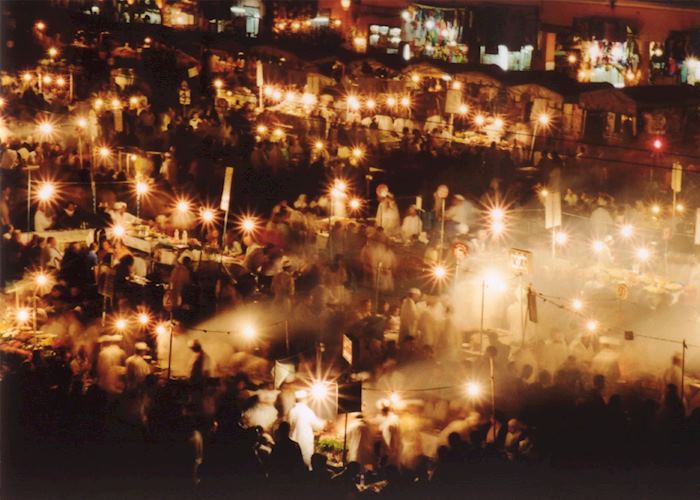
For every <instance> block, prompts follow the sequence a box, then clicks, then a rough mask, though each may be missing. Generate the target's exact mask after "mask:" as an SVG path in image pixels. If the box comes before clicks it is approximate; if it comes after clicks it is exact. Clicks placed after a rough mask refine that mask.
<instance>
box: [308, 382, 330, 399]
mask: <svg viewBox="0 0 700 500" xmlns="http://www.w3.org/2000/svg"><path fill="white" fill-rule="evenodd" d="M327 396H328V385H327V384H326V383H325V382H318V381H317V382H314V383H313V384H311V397H312V398H313V399H315V400H317V401H318V400H322V399H325V398H326V397H327Z"/></svg>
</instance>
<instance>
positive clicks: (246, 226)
mask: <svg viewBox="0 0 700 500" xmlns="http://www.w3.org/2000/svg"><path fill="white" fill-rule="evenodd" d="M255 225H256V224H255V219H253V218H252V217H245V218H244V219H243V220H242V221H241V229H243V231H244V232H246V233H252V232H253V231H255Z"/></svg>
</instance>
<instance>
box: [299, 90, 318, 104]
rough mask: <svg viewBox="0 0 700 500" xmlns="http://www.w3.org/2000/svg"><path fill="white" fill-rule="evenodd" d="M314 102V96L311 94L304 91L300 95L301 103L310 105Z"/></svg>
mask: <svg viewBox="0 0 700 500" xmlns="http://www.w3.org/2000/svg"><path fill="white" fill-rule="evenodd" d="M315 102H316V96H315V95H313V94H308V93H305V94H304V95H302V96H301V103H302V104H303V105H304V106H312V105H313V104H314V103H315Z"/></svg>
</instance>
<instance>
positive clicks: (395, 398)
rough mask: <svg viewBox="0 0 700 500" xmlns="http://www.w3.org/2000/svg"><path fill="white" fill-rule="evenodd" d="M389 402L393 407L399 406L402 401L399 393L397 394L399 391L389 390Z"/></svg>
mask: <svg viewBox="0 0 700 500" xmlns="http://www.w3.org/2000/svg"><path fill="white" fill-rule="evenodd" d="M389 402H390V403H391V405H392V406H393V407H397V406H400V405H401V403H402V400H401V394H399V393H398V392H396V391H393V392H391V393H390V394H389Z"/></svg>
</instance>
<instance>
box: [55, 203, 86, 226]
mask: <svg viewBox="0 0 700 500" xmlns="http://www.w3.org/2000/svg"><path fill="white" fill-rule="evenodd" d="M82 222H83V220H82V217H81V216H80V213H79V212H78V205H76V204H75V202H72V201H69V202H68V203H67V204H66V207H65V208H64V209H63V210H62V211H61V212H60V213H59V214H58V220H57V221H56V229H78V228H79V227H80V224H81V223H82Z"/></svg>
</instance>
